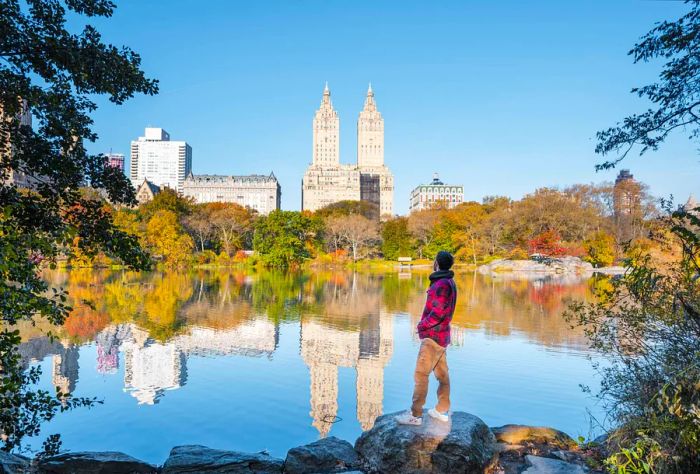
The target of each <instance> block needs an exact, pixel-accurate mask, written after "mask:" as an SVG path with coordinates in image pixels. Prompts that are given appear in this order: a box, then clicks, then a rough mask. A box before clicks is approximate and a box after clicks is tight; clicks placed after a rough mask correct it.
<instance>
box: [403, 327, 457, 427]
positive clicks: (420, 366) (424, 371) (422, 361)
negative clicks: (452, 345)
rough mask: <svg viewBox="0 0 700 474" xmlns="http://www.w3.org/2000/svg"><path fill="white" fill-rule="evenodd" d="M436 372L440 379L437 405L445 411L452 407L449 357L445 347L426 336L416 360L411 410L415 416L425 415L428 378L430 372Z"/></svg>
mask: <svg viewBox="0 0 700 474" xmlns="http://www.w3.org/2000/svg"><path fill="white" fill-rule="evenodd" d="M431 372H434V373H435V378H437V380H438V383H439V385H438V391H437V396H438V403H437V406H436V407H435V408H436V409H437V411H439V412H441V413H445V412H447V411H448V410H449V409H450V374H449V372H448V370H447V358H446V354H445V348H444V347H442V346H441V345H440V344H438V343H437V342H435V341H433V340H432V339H429V338H426V339H423V340H422V341H421V344H420V350H419V351H418V360H417V361H416V372H415V374H414V376H413V377H414V380H415V387H414V389H413V405H412V406H411V412H412V413H413V416H423V405H425V398H426V397H427V396H428V379H429V377H430V373H431Z"/></svg>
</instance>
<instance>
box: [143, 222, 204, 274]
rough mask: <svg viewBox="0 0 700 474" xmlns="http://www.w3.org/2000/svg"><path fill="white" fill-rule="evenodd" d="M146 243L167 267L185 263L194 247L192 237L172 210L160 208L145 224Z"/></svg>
mask: <svg viewBox="0 0 700 474" xmlns="http://www.w3.org/2000/svg"><path fill="white" fill-rule="evenodd" d="M145 240H146V245H148V247H149V248H150V249H151V251H152V252H153V254H154V255H155V256H158V257H160V258H162V259H163V262H164V263H165V264H166V265H167V266H169V267H180V266H183V265H184V264H186V263H187V262H188V261H189V259H190V257H191V254H192V250H193V249H194V242H193V241H192V238H191V237H190V236H189V235H187V234H186V233H185V232H184V229H183V228H182V226H181V225H180V222H178V218H177V214H175V213H174V212H173V211H168V210H160V211H158V212H156V213H155V214H153V217H151V218H150V220H149V221H148V224H147V225H146V237H145Z"/></svg>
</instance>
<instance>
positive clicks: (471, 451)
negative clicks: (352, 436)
mask: <svg viewBox="0 0 700 474" xmlns="http://www.w3.org/2000/svg"><path fill="white" fill-rule="evenodd" d="M397 414H398V413H391V414H388V415H384V416H381V417H379V418H377V421H376V422H375V424H374V427H373V428H372V429H371V430H369V431H366V432H364V433H363V434H362V436H360V438H359V439H358V440H357V442H356V443H355V450H356V451H357V452H358V453H360V456H361V457H362V458H363V461H364V463H365V468H366V469H367V470H369V471H371V472H381V473H393V472H400V473H402V474H419V473H420V474H422V473H432V474H439V473H467V474H468V473H480V474H481V473H483V472H484V469H486V468H487V467H488V466H489V465H491V464H492V463H493V462H494V460H495V457H496V439H495V437H494V435H493V433H491V430H489V428H488V427H487V426H486V424H484V422H483V421H481V419H479V418H477V417H476V416H474V415H470V414H469V413H464V412H455V413H453V414H452V415H451V416H450V421H448V422H441V421H438V420H435V419H433V418H432V417H430V416H424V417H423V424H422V425H421V426H409V425H400V424H398V423H396V420H395V419H394V417H395V416H396V415H397Z"/></svg>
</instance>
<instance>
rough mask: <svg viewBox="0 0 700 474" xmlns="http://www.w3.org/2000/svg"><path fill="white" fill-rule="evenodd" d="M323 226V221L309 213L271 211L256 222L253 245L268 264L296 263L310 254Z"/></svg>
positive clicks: (278, 266) (274, 265)
mask: <svg viewBox="0 0 700 474" xmlns="http://www.w3.org/2000/svg"><path fill="white" fill-rule="evenodd" d="M320 230H321V225H320V223H319V222H318V221H316V220H314V219H313V218H312V217H311V216H310V215H308V214H306V213H301V212H296V211H272V212H271V213H270V214H268V215H267V216H263V217H261V218H260V219H258V221H257V222H256V223H255V233H254V236H253V249H254V250H255V251H256V252H258V253H259V254H260V257H261V259H262V261H263V262H264V263H265V264H266V265H268V266H271V267H277V268H288V267H290V266H296V265H299V264H300V263H301V262H303V261H304V260H305V259H307V258H309V257H310V256H311V251H312V250H313V249H314V248H315V246H316V244H317V239H318V236H319V233H320Z"/></svg>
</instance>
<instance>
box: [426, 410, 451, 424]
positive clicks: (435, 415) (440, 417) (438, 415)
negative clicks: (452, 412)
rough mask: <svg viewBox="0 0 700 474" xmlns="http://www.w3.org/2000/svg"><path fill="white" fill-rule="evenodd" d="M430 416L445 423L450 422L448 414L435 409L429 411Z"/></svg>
mask: <svg viewBox="0 0 700 474" xmlns="http://www.w3.org/2000/svg"><path fill="white" fill-rule="evenodd" d="M428 415H430V416H432V417H433V418H435V419H437V420H440V421H444V422H447V420H449V417H448V416H447V413H440V412H439V411H437V410H436V409H435V408H431V409H430V410H428Z"/></svg>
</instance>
